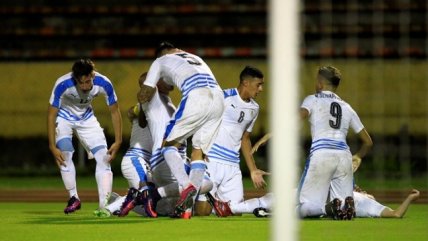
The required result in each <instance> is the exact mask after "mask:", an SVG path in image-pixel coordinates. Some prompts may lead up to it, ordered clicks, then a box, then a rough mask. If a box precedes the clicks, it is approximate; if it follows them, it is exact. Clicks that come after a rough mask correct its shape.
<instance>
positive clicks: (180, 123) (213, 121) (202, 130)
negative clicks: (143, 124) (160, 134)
mask: <svg viewBox="0 0 428 241" xmlns="http://www.w3.org/2000/svg"><path fill="white" fill-rule="evenodd" d="M223 111H224V95H223V92H222V91H221V90H219V89H217V88H208V87H207V88H198V89H194V90H192V91H191V92H190V93H189V94H188V95H187V97H185V98H183V99H182V100H181V102H180V105H179V107H178V109H177V111H176V112H175V113H174V117H173V118H172V120H171V121H170V123H169V124H168V126H167V128H166V132H165V139H166V141H173V140H174V141H177V142H181V143H182V142H183V141H185V140H186V139H187V138H188V137H190V136H192V135H193V138H192V145H193V147H194V148H197V149H201V150H202V151H203V152H204V153H205V154H206V153H208V151H209V149H210V148H211V145H212V144H213V142H214V140H215V138H216V136H217V133H218V131H219V128H220V124H221V120H222V116H223Z"/></svg>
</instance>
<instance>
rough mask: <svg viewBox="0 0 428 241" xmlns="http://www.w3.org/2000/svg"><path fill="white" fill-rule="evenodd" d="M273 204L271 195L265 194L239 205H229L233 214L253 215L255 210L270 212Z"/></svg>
mask: <svg viewBox="0 0 428 241" xmlns="http://www.w3.org/2000/svg"><path fill="white" fill-rule="evenodd" d="M272 204H273V194H272V193H267V194H266V195H264V196H262V197H259V198H252V199H248V200H245V201H243V202H240V203H235V204H233V203H231V205H230V208H231V210H232V212H233V213H234V214H236V213H253V211H254V209H256V208H263V209H265V210H270V209H271V208H272Z"/></svg>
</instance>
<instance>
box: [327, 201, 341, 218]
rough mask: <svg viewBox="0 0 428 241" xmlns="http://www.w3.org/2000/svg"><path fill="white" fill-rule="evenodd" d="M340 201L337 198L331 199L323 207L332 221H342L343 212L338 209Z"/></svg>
mask: <svg viewBox="0 0 428 241" xmlns="http://www.w3.org/2000/svg"><path fill="white" fill-rule="evenodd" d="M340 206H342V201H341V200H340V199H339V198H335V199H333V200H332V201H331V202H329V203H327V204H326V205H325V212H326V213H327V215H328V216H330V217H331V218H333V219H334V220H343V217H344V212H343V211H342V209H340Z"/></svg>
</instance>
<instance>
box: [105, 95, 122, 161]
mask: <svg viewBox="0 0 428 241" xmlns="http://www.w3.org/2000/svg"><path fill="white" fill-rule="evenodd" d="M109 109H110V113H111V120H112V122H113V129H114V143H113V144H112V145H111V146H110V148H109V149H108V151H107V153H108V154H109V155H110V159H109V160H108V162H111V161H112V160H113V159H114V158H115V157H116V154H117V152H118V151H119V148H120V145H121V144H122V115H121V113H120V109H119V105H118V104H117V103H115V104H113V105H111V106H110V107H109Z"/></svg>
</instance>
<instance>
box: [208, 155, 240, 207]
mask: <svg viewBox="0 0 428 241" xmlns="http://www.w3.org/2000/svg"><path fill="white" fill-rule="evenodd" d="M207 167H208V168H207V171H208V172H209V173H210V179H211V181H212V182H213V189H212V190H211V191H210V193H211V194H212V195H213V196H214V197H217V198H218V199H220V200H221V201H224V202H229V201H230V202H231V203H240V202H243V201H244V187H243V184H242V173H241V169H240V168H239V166H236V165H228V164H225V163H220V162H215V161H208V162H207Z"/></svg>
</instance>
